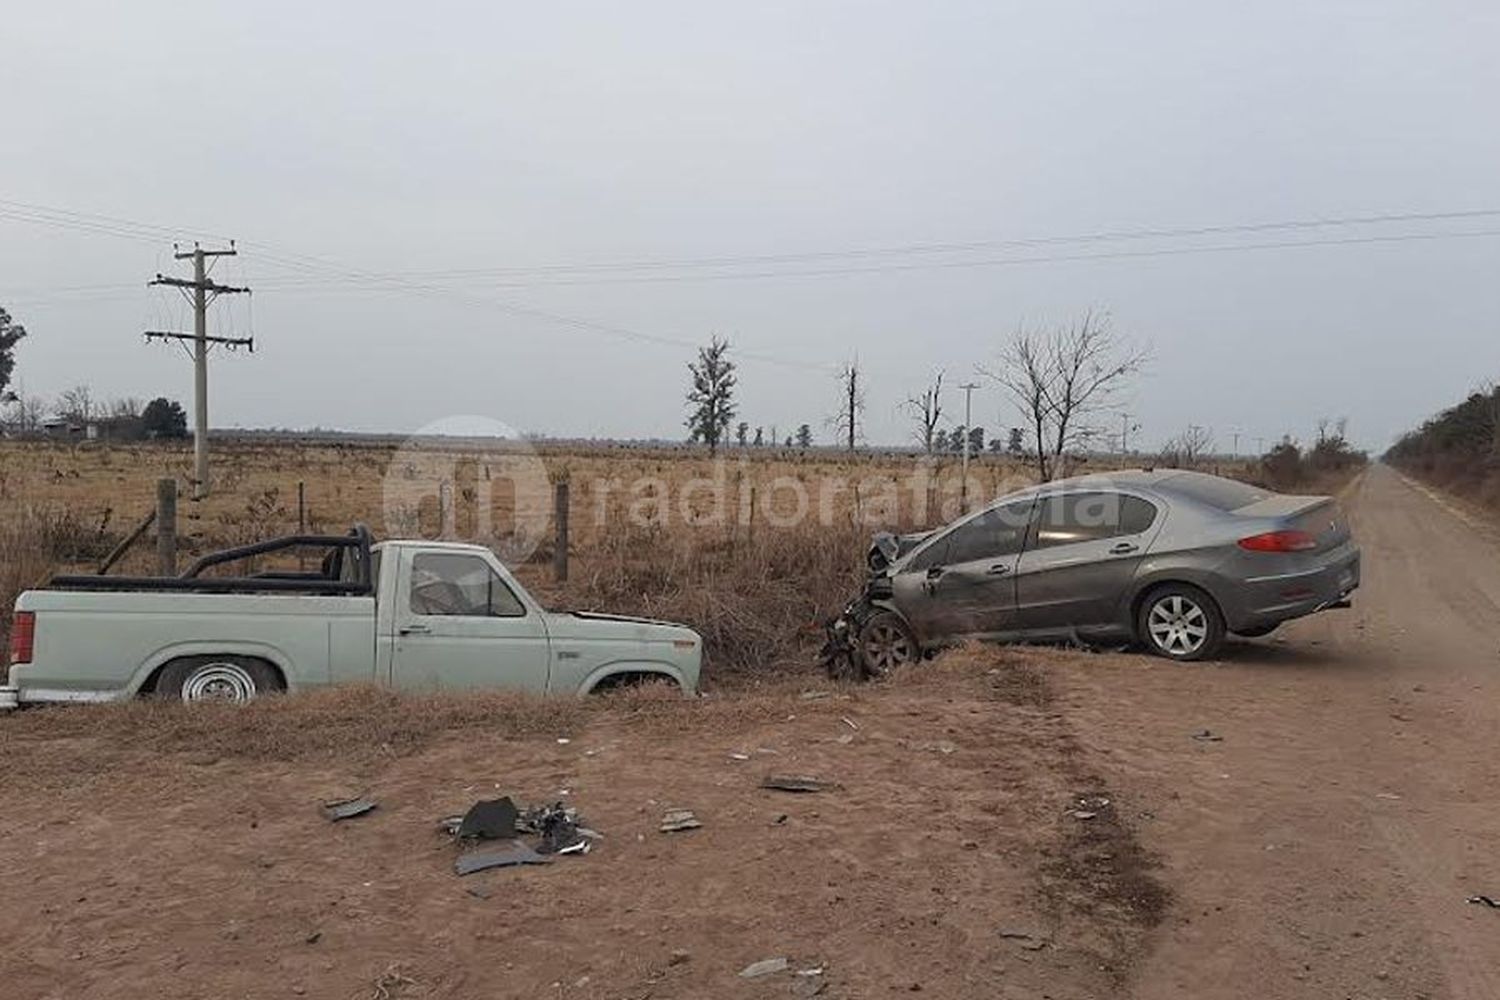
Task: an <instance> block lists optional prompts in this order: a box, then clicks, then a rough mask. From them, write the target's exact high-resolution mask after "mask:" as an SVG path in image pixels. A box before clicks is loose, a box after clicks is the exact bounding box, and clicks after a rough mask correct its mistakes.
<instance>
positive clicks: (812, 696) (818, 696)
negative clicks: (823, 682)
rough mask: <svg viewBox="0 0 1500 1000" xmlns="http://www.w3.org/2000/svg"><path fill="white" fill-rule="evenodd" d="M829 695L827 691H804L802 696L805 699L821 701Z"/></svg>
mask: <svg viewBox="0 0 1500 1000" xmlns="http://www.w3.org/2000/svg"><path fill="white" fill-rule="evenodd" d="M828 696H829V692H827V691H803V692H802V695H801V698H802V700H803V701H820V700H822V699H824V698H827V697H828Z"/></svg>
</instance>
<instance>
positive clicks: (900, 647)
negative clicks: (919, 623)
mask: <svg viewBox="0 0 1500 1000" xmlns="http://www.w3.org/2000/svg"><path fill="white" fill-rule="evenodd" d="M864 649H865V663H867V664H869V666H870V669H872V670H874V671H875V672H876V673H881V674H883V673H886V672H888V671H889V670H891V669H892V668H893V667H897V666H900V665H901V664H903V663H910V662H911V661H912V660H913V659H914V658H915V653H916V650H915V649H914V648H913V646H912V641H911V639H910V637H908V636H907V634H906V632H905V631H904V630H903V629H901V628H899V627H897V626H895V625H892V624H891V623H889V622H877V623H876V624H875V625H872V626H871V627H870V630H869V631H868V632H867V633H866V634H865V641H864Z"/></svg>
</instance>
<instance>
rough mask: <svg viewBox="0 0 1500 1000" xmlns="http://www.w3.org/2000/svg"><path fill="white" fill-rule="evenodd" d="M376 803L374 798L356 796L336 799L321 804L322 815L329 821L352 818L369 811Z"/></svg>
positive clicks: (335, 821)
mask: <svg viewBox="0 0 1500 1000" xmlns="http://www.w3.org/2000/svg"><path fill="white" fill-rule="evenodd" d="M376 805H378V803H377V802H376V801H375V800H374V799H366V798H362V797H356V798H352V799H336V800H334V801H332V802H324V803H323V805H322V807H321V808H322V810H323V816H324V817H325V818H326V819H327V820H328V822H330V823H337V822H339V821H341V820H346V819H353V818H354V817H356V816H363V815H364V814H365V813H368V812H371V811H373V810H374V808H375V807H376Z"/></svg>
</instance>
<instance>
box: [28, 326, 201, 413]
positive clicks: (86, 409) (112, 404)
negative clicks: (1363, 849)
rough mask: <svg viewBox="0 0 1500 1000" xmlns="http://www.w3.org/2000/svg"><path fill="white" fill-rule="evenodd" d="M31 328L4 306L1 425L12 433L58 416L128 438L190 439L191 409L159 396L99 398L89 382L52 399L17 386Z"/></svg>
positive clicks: (66, 390) (64, 391)
mask: <svg viewBox="0 0 1500 1000" xmlns="http://www.w3.org/2000/svg"><path fill="white" fill-rule="evenodd" d="M25 338H26V328H25V327H24V326H22V325H21V324H19V323H17V322H15V320H14V319H13V318H12V317H11V315H10V313H9V312H7V311H6V310H5V309H4V308H3V307H0V428H3V429H4V430H5V431H7V432H8V433H11V434H38V433H41V432H42V431H43V430H44V429H46V428H47V426H48V424H49V423H50V422H51V421H53V420H54V419H55V420H58V421H61V422H62V423H63V424H64V425H65V426H66V427H76V428H78V429H79V430H80V431H81V430H83V429H84V428H86V427H87V426H88V425H89V424H96V423H108V424H112V425H114V426H115V427H117V428H118V429H119V430H120V431H121V432H122V433H124V434H126V435H127V436H140V437H151V438H185V437H187V413H186V411H184V410H183V408H182V405H181V404H180V403H178V402H176V401H175V400H171V399H168V398H166V397H165V396H158V397H156V398H155V399H152V400H150V401H149V402H143V401H141V400H140V399H137V398H135V397H123V398H114V399H109V400H103V401H101V400H97V399H95V398H94V393H93V390H92V389H90V388H89V387H88V386H87V385H76V386H73V387H72V388H70V389H65V390H63V391H62V392H61V393H59V394H58V396H57V398H56V399H55V400H52V401H50V402H49V401H48V400H46V399H43V398H42V397H40V396H36V395H31V394H27V393H24V392H20V393H18V392H16V391H15V390H14V389H13V382H14V375H15V370H16V355H15V352H16V347H17V346H18V345H19V344H20V343H21V341H22V340H24V339H25Z"/></svg>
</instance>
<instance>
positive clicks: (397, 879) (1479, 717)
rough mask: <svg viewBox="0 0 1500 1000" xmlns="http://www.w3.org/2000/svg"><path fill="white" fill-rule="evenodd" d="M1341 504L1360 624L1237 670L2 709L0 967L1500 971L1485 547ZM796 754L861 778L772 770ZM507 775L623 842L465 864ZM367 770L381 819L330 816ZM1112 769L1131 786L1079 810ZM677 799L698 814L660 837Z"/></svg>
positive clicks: (1464, 992) (535, 974)
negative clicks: (542, 697) (700, 823)
mask: <svg viewBox="0 0 1500 1000" xmlns="http://www.w3.org/2000/svg"><path fill="white" fill-rule="evenodd" d="M1348 506H1349V508H1350V511H1351V515H1352V518H1353V520H1354V523H1355V529H1356V532H1357V534H1358V536H1359V538H1360V540H1361V543H1362V544H1363V546H1364V549H1365V558H1366V561H1365V583H1364V587H1363V589H1362V590H1361V591H1360V594H1359V595H1358V599H1357V608H1356V610H1354V611H1349V612H1340V613H1330V614H1328V615H1325V616H1322V617H1321V618H1318V619H1314V620H1310V621H1307V622H1304V623H1300V624H1298V625H1295V626H1293V627H1289V628H1286V629H1284V630H1283V632H1282V633H1279V634H1278V635H1276V636H1273V637H1270V638H1267V639H1262V640H1257V641H1254V642H1242V643H1237V644H1236V645H1234V646H1233V647H1232V648H1231V649H1230V651H1229V653H1228V655H1226V657H1225V658H1224V660H1223V661H1222V662H1220V663H1217V664H1207V665H1200V666H1191V667H1185V666H1178V665H1173V664H1169V663H1164V662H1161V661H1155V660H1150V659H1146V658H1142V657H1134V656H1115V655H1097V656H1095V655H1087V654H1080V653H1060V652H1052V651H1041V650H1023V651H1000V652H995V653H984V654H977V653H971V654H962V655H959V656H956V657H952V658H950V659H948V660H945V661H939V662H938V663H937V664H932V665H929V666H928V667H927V669H925V670H923V671H921V672H918V673H915V674H913V675H909V676H907V677H906V678H905V679H904V680H902V681H900V682H898V683H894V684H891V685H886V686H881V687H877V688H868V689H863V690H852V691H835V692H834V693H833V694H832V696H830V697H827V698H820V699H816V700H803V699H802V698H801V697H800V692H801V691H803V690H805V689H808V688H820V689H821V688H823V685H821V684H819V683H818V682H817V681H816V680H815V679H813V678H812V677H811V676H809V677H808V678H804V679H799V680H796V681H793V682H788V683H787V684H785V685H782V686H779V687H772V688H769V689H763V690H760V691H749V692H742V693H737V694H735V695H734V696H732V697H729V696H726V697H723V698H721V699H717V700H712V701H709V702H705V703H700V704H696V705H685V704H680V703H672V704H668V705H663V704H661V703H659V702H656V701H652V700H650V699H647V698H642V697H640V696H635V697H634V698H627V699H625V700H623V701H611V702H609V703H606V704H602V705H588V706H585V707H582V708H579V707H577V705H576V703H572V702H569V703H566V705H565V706H564V707H558V706H556V705H538V704H536V703H524V702H514V701H504V702H495V703H493V704H491V705H489V707H485V706H481V707H480V709H478V710H459V709H454V708H453V707H451V706H449V707H448V708H441V707H433V706H432V705H430V704H427V703H423V706H424V707H420V710H419V708H416V707H413V705H412V704H410V703H398V702H392V701H390V700H389V699H385V698H381V697H378V696H374V695H360V696H355V695H343V696H338V697H337V698H336V699H335V700H334V701H333V702H332V703H330V704H327V705H324V706H317V705H313V704H312V703H309V704H307V705H306V706H302V707H300V708H299V711H298V712H296V713H293V712H289V711H282V712H280V713H273V710H274V709H275V708H277V706H264V707H258V708H257V709H255V710H254V712H252V713H240V714H238V715H235V716H223V717H215V716H211V715H197V716H194V717H190V718H185V717H184V716H183V714H182V713H180V712H179V713H176V714H175V715H171V714H168V715H162V714H153V713H159V710H156V709H151V710H143V709H144V707H143V706H132V707H127V710H125V711H120V710H114V711H111V712H105V713H94V714H90V710H79V711H70V712H66V713H62V712H59V713H55V714H46V713H27V714H25V715H23V716H22V717H19V718H14V719H7V720H0V757H3V759H4V760H5V761H6V763H7V765H8V770H7V772H6V774H5V777H4V778H3V783H0V871H3V872H4V873H5V874H6V877H7V879H8V880H10V882H9V884H8V885H7V888H6V891H5V893H4V895H3V897H0V940H4V941H5V942H6V948H5V950H4V952H3V953H0V982H3V983H5V984H6V988H5V991H4V992H5V995H6V996H17V997H40V996H57V997H63V996H66V997H69V998H73V997H106V996H111V997H112V996H131V997H134V996H153V997H188V996H251V997H261V996H285V995H288V994H291V995H298V993H299V991H300V992H301V993H303V994H306V995H308V996H335V997H345V996H347V997H398V996H442V997H471V996H473V997H479V996H483V997H495V996H517V997H535V996H556V997H572V996H578V997H644V996H653V997H704V996H713V997H718V996H787V995H792V994H791V990H792V987H793V986H794V985H795V984H796V983H797V982H798V979H797V977H795V976H794V975H791V974H779V975H775V976H772V977H769V978H766V979H760V980H754V981H746V980H741V979H739V978H738V977H737V975H736V973H737V972H738V970H739V969H741V968H743V967H744V966H745V965H747V964H748V963H750V962H752V961H755V960H757V959H762V958H767V957H771V956H780V955H785V956H787V957H789V958H790V959H792V962H793V968H810V967H817V966H822V967H823V968H825V970H826V971H825V974H824V976H823V977H822V979H823V980H824V981H826V986H825V988H824V991H823V995H825V996H846V997H873V996H889V995H894V994H910V993H913V992H917V991H918V989H920V992H923V993H925V994H927V995H935V996H944V997H949V996H951V997H966V998H967V997H992V996H993V997H1015V998H1021V997H1025V998H1039V997H1055V998H1060V1000H1061V998H1069V1000H1071V998H1079V997H1105V996H1109V997H1115V996H1133V997H1137V998H1140V1000H1156V998H1179V997H1181V998H1193V1000H1216V998H1231V997H1233V998H1241V997H1243V998H1257V1000H1279V998H1286V1000H1291V998H1303V997H1319V998H1321V997H1335V998H1343V997H1356V998H1362V1000H1364V998H1398V997H1399V998H1421V997H1426V998H1430V1000H1447V998H1455V1000H1457V998H1471V997H1472V998H1494V997H1500V912H1496V911H1495V910H1491V909H1488V908H1486V907H1482V906H1479V905H1472V904H1469V903H1467V902H1466V899H1467V897H1469V896H1471V895H1475V894H1487V895H1489V896H1492V897H1497V896H1500V832H1497V831H1500V803H1497V792H1500V754H1497V751H1496V747H1497V745H1500V739H1497V738H1500V547H1497V539H1496V537H1495V532H1494V531H1493V529H1491V528H1489V527H1487V526H1486V524H1485V523H1484V522H1482V521H1480V520H1478V519H1476V518H1475V517H1474V516H1472V515H1471V514H1469V513H1468V512H1467V511H1466V510H1465V509H1464V508H1463V507H1462V506H1461V505H1458V504H1455V503H1453V502H1452V501H1449V500H1445V499H1443V498H1441V497H1434V496H1433V495H1431V494H1430V493H1428V492H1426V491H1423V490H1419V489H1417V488H1416V487H1413V486H1410V485H1408V484H1406V483H1405V482H1403V481H1402V480H1401V479H1399V478H1398V477H1397V476H1396V474H1395V473H1393V472H1391V471H1390V470H1388V469H1384V468H1380V467H1377V468H1374V469H1372V470H1371V471H1370V472H1369V473H1368V474H1367V475H1366V476H1365V478H1364V479H1363V480H1362V481H1361V482H1360V483H1359V484H1358V486H1357V488H1356V490H1355V491H1354V493H1353V495H1352V496H1351V497H1350V498H1349V500H1348ZM991 671H995V672H993V673H992V672H991ZM360 698H365V699H367V701H365V702H361V701H360V700H359V699H360ZM283 707H285V706H283ZM844 716H847V717H848V718H849V719H851V720H852V721H854V722H855V723H856V724H857V725H858V726H859V729H858V730H855V729H852V728H851V727H849V726H848V725H846V724H845V723H843V722H842V721H841V719H842V717H844ZM1204 729H1209V730H1211V731H1212V733H1213V734H1214V735H1217V736H1221V737H1222V740H1220V741H1210V740H1199V739H1194V738H1193V734H1195V733H1198V732H1201V731H1202V730H1204ZM558 736H564V737H567V738H569V739H570V740H571V742H570V743H568V744H559V743H558V742H557V737H558ZM840 737H852V739H850V740H848V741H846V742H840ZM330 747H333V748H339V747H342V748H345V750H344V755H343V756H340V755H338V754H336V753H333V752H331V751H330V749H329V748H330ZM760 748H765V749H767V750H774V751H776V752H775V753H766V752H764V751H762V750H761V749H760ZM945 750H948V751H951V752H944V751H945ZM591 751H592V752H591ZM733 752H747V753H750V754H751V759H750V760H748V761H743V762H742V761H733V760H731V759H730V758H729V754H730V753H733ZM770 770H797V771H812V772H816V773H819V774H822V775H824V776H827V777H830V778H834V779H837V780H838V781H840V782H842V783H843V785H844V788H843V789H842V790H840V791H836V792H829V793H825V794H820V795H814V796H805V797H792V796H786V795H781V794H776V793H771V792H766V791H761V790H758V789H757V788H756V787H755V785H756V782H757V780H758V779H759V777H760V776H761V775H762V774H764V773H765V772H767V771H770ZM497 786H498V789H499V790H502V791H507V792H513V793H515V794H517V795H518V796H520V797H522V798H525V799H528V800H534V799H537V798H546V797H551V796H553V795H555V794H558V793H559V792H560V790H561V789H563V788H566V789H568V791H569V796H568V797H569V798H570V799H571V800H573V801H575V802H576V803H577V804H578V806H579V807H580V808H581V809H582V810H583V812H584V813H585V814H586V815H587V817H588V818H589V819H590V820H591V821H592V822H593V823H594V824H595V825H597V826H598V827H599V828H601V829H602V830H603V831H604V832H605V833H606V835H607V839H606V840H605V841H603V842H602V844H601V845H600V847H599V849H598V850H596V851H594V852H593V853H592V854H590V855H589V856H587V857H584V858H577V859H563V860H560V861H559V862H558V863H557V864H555V865H554V866H552V867H550V868H539V869H529V870H521V871H498V872H489V873H485V874H481V875H476V876H473V877H471V878H470V879H465V880H460V879H457V878H456V877H455V876H453V874H452V873H451V868H450V866H451V862H452V851H453V848H452V847H451V845H449V844H446V843H445V842H444V840H443V838H442V837H441V836H440V835H439V834H437V833H436V832H434V830H433V822H434V820H435V819H436V818H437V817H439V816H441V815H443V814H445V813H448V812H451V811H454V810H456V809H459V808H461V807H462V806H463V805H464V804H466V803H467V802H469V801H470V800H472V799H473V798H475V797H477V796H479V795H484V794H490V793H493V792H494V791H496V790H497ZM365 788H368V789H369V790H370V791H371V792H372V793H373V794H375V795H376V796H378V797H379V798H380V800H381V802H382V807H381V809H380V810H379V811H377V812H376V813H374V814H371V815H370V816H368V817H366V818H364V819H361V820H356V821H353V822H351V823H349V824H346V825H343V826H340V827H331V826H328V825H327V824H326V823H324V821H323V820H321V819H320V818H319V817H318V816H317V813H316V811H315V809H314V803H315V801H316V800H317V799H318V797H319V796H320V795H322V794H324V793H325V792H329V791H333V790H337V789H353V790H363V789H365ZM1087 793H1098V794H1106V795H1108V796H1109V797H1110V798H1111V800H1112V802H1111V807H1110V808H1109V809H1108V810H1107V811H1105V812H1102V813H1101V814H1100V815H1099V816H1097V817H1095V819H1092V820H1079V819H1076V818H1074V817H1072V816H1070V815H1068V810H1069V808H1070V806H1071V805H1072V804H1073V801H1074V797H1075V796H1077V795H1079V794H1087ZM671 806H683V807H687V808H691V809H694V810H696V811H697V812H698V814H699V815H700V817H702V819H703V820H704V822H705V828H704V829H702V830H699V831H696V832H691V833H685V834H676V835H665V834H660V833H657V832H656V830H655V826H656V822H657V820H658V819H659V816H660V813H661V812H662V811H663V810H664V809H665V808H667V807H671ZM783 813H784V814H786V815H787V817H788V818H787V820H786V821H785V822H784V823H781V824H776V823H774V822H773V821H774V819H775V818H776V817H777V816H778V815H780V814H783ZM1154 859H1159V861H1160V867H1155V866H1154V865H1153V860H1154ZM475 885H477V886H482V887H483V888H484V889H485V890H487V891H488V893H489V896H488V898H478V897H476V896H472V895H469V894H467V893H466V892H465V890H466V889H467V888H469V887H470V886H475ZM1012 930H1015V931H1024V932H1027V933H1030V934H1033V935H1035V937H1034V938H1033V939H1032V940H1031V941H1030V942H1026V941H1023V940H1021V939H1012V938H1007V937H1004V936H1002V934H1001V932H1002V931H1012ZM312 938H316V940H315V941H314V940H311V939H312ZM1028 943H1029V944H1033V945H1040V947H1037V948H1036V950H1031V949H1030V948H1028V947H1027V946H1026V945H1027V944H1028ZM674 949H684V950H685V951H686V952H687V953H688V954H687V957H686V959H685V960H682V961H678V962H676V963H675V964H674V961H673V957H672V952H673V950H674Z"/></svg>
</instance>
